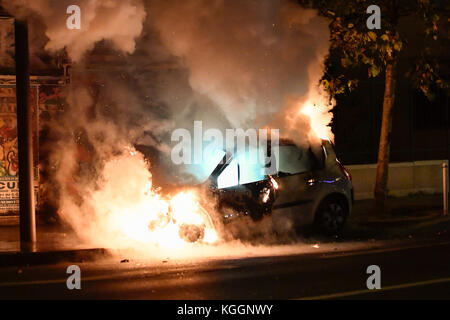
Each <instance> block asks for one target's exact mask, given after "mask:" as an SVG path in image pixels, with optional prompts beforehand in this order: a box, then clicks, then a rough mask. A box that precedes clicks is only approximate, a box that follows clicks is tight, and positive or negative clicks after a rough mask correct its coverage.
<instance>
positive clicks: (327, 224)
mask: <svg viewBox="0 0 450 320" xmlns="http://www.w3.org/2000/svg"><path fill="white" fill-rule="evenodd" d="M347 211H348V210H347V209H346V207H345V206H344V205H343V204H342V202H341V201H339V200H336V199H326V200H325V201H323V202H322V203H321V204H320V206H319V208H318V210H317V213H316V217H315V225H316V227H317V228H318V229H319V231H321V232H322V233H325V234H326V235H336V234H338V233H339V232H340V231H341V230H342V228H343V227H344V224H345V221H346V219H347V214H348V212H347Z"/></svg>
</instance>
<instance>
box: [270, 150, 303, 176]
mask: <svg viewBox="0 0 450 320" xmlns="http://www.w3.org/2000/svg"><path fill="white" fill-rule="evenodd" d="M277 171H278V174H279V175H283V174H299V173H304V172H308V171H311V159H310V157H309V153H308V152H307V151H305V150H302V149H300V148H299V147H297V146H294V145H288V146H279V159H278V161H277Z"/></svg>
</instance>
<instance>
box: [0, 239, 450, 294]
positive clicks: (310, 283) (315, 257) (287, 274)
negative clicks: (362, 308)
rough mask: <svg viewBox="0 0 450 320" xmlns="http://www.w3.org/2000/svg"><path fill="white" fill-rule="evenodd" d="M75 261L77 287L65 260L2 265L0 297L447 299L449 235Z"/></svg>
mask: <svg viewBox="0 0 450 320" xmlns="http://www.w3.org/2000/svg"><path fill="white" fill-rule="evenodd" d="M299 246H301V244H299ZM365 247H366V248H365ZM369 265H378V266H379V267H380V269H381V287H382V289H381V290H371V291H367V287H366V281H367V278H368V277H369V275H368V274H367V273H366V269H367V267H368V266H369ZM79 266H80V269H81V290H68V289H67V286H66V279H67V277H68V276H69V275H68V274H67V273H66V269H67V267H68V264H59V265H51V266H34V267H21V268H17V267H9V268H0V298H1V299H16V298H30V299H35V298H39V299H380V298H384V299H415V298H421V299H450V239H448V238H442V239H440V240H439V241H438V240H434V241H424V242H421V241H406V240H405V241H400V242H389V241H387V242H385V243H383V244H382V245H380V246H378V247H377V248H374V247H370V248H369V246H362V247H361V246H359V247H358V248H357V249H354V250H347V251H346V250H342V249H341V248H335V250H333V249H332V248H331V247H330V250H325V251H324V252H320V253H314V252H311V251H308V252H307V253H291V254H286V255H281V256H277V255H267V254H266V255H265V256H261V257H250V258H248V257H247V258H245V257H240V258H227V259H221V258H217V257H216V258H214V259H205V258H203V259H200V260H192V261H158V262H148V263H147V262H146V261H145V260H135V259H130V260H129V261H122V262H121V261H120V258H111V259H107V260H101V261H96V262H90V263H82V264H79Z"/></svg>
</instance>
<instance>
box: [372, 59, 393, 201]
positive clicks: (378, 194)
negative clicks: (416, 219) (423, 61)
mask: <svg viewBox="0 0 450 320" xmlns="http://www.w3.org/2000/svg"><path fill="white" fill-rule="evenodd" d="M394 99H395V62H391V63H388V64H387V66H386V79H385V87H384V98H383V118H382V122H381V133H380V145H379V148H378V162H377V177H376V182H375V190H374V193H375V201H376V203H377V205H378V206H383V205H384V200H385V198H386V195H387V181H388V170H389V155H390V147H391V129H392V117H393V112H392V111H393V107H394Z"/></svg>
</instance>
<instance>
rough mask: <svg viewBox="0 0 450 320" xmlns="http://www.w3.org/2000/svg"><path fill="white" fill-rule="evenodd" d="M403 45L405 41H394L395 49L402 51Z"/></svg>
mask: <svg viewBox="0 0 450 320" xmlns="http://www.w3.org/2000/svg"><path fill="white" fill-rule="evenodd" d="M402 47H403V43H402V42H401V41H396V42H395V43H394V49H395V51H401V50H402Z"/></svg>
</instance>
